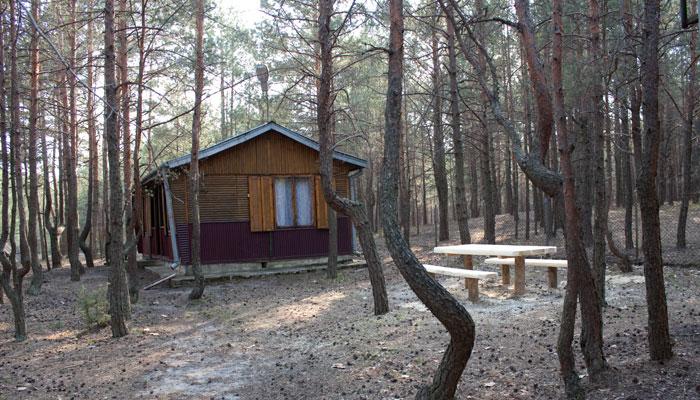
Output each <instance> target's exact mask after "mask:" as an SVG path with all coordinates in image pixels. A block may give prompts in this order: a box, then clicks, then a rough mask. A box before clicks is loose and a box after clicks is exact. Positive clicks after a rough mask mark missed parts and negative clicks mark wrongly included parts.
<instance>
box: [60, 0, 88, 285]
mask: <svg viewBox="0 0 700 400" xmlns="http://www.w3.org/2000/svg"><path fill="white" fill-rule="evenodd" d="M75 3H76V0H70V3H69V5H68V7H69V16H70V21H71V28H70V30H69V34H68V46H69V48H70V54H69V56H68V63H69V66H70V69H71V71H75V65H76V58H75V57H76V54H75V53H76V48H77V47H76V46H77V45H76V36H77V22H76V15H75V13H76V10H75ZM71 71H67V72H66V77H67V81H68V107H69V115H70V116H69V126H68V130H67V131H66V136H65V137H64V143H63V145H64V152H65V154H66V156H65V165H64V167H65V169H66V200H67V201H66V230H67V235H66V239H67V242H68V260H69V261H70V271H71V273H70V278H71V280H72V281H79V280H80V274H81V273H82V270H83V266H82V264H81V263H80V248H79V243H78V241H79V238H78V236H79V235H78V234H79V232H78V229H79V227H78V159H77V157H78V149H77V147H78V109H77V98H76V93H75V91H76V86H77V81H76V77H75V75H73V73H72V72H71Z"/></svg>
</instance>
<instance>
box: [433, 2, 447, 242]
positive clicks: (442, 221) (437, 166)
mask: <svg viewBox="0 0 700 400" xmlns="http://www.w3.org/2000/svg"><path fill="white" fill-rule="evenodd" d="M439 16H440V9H439V8H438V9H437V10H436V11H435V17H434V19H433V25H434V27H433V29H432V55H433V73H432V75H431V78H432V84H433V176H434V179H435V189H436V191H437V200H438V214H439V218H438V220H439V222H438V224H439V225H440V231H439V233H438V240H439V241H443V240H449V239H450V225H449V224H450V222H449V213H450V206H449V194H448V192H447V168H446V166H445V136H444V134H443V130H442V71H441V69H440V41H439V40H438V29H437V26H438V23H439V21H440V18H439Z"/></svg>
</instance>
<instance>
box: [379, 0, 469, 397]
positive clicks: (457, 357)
mask: <svg viewBox="0 0 700 400" xmlns="http://www.w3.org/2000/svg"><path fill="white" fill-rule="evenodd" d="M443 6H444V5H443ZM443 9H444V7H443ZM389 16H390V17H389V18H390V24H391V25H390V26H391V27H390V48H389V74H388V87H387V102H386V110H385V131H384V162H383V168H382V174H381V183H382V191H381V193H380V204H381V208H382V227H383V229H384V238H385V240H386V244H387V248H388V249H389V252H390V253H391V257H392V259H393V260H394V263H395V264H396V266H397V268H398V269H399V271H400V272H401V275H402V276H403V277H404V279H405V280H406V282H407V283H408V285H409V286H410V287H411V289H412V290H413V291H414V292H415V293H416V295H417V296H418V298H419V299H420V300H421V301H422V302H423V303H424V304H425V305H426V306H427V307H428V309H429V310H430V312H431V313H433V315H435V317H437V319H438V320H439V321H440V322H441V323H442V324H443V325H444V326H445V328H447V331H448V332H449V334H450V343H449V345H448V346H447V349H446V350H445V354H444V355H443V357H442V361H441V362H440V365H439V367H438V371H437V372H436V374H435V376H434V377H433V382H432V384H431V385H430V386H427V387H424V388H422V389H421V390H419V392H418V393H417V395H416V398H418V399H451V398H453V397H454V393H455V391H456V389H457V384H458V383H459V379H460V377H461V375H462V371H464V367H465V366H466V364H467V361H468V360H469V356H470V355H471V351H472V347H473V346H474V321H473V320H472V318H471V316H470V315H469V313H468V312H467V310H466V309H465V308H464V307H463V306H462V305H461V304H460V303H459V302H458V301H457V300H456V299H455V298H454V297H452V295H450V293H449V292H447V290H445V289H444V288H443V287H442V286H440V284H438V283H437V282H436V281H435V280H434V279H432V278H431V277H430V276H429V275H428V274H427V272H426V271H425V269H424V268H423V266H422V265H421V264H420V262H419V261H418V259H417V258H416V256H415V255H414V254H413V252H411V250H410V248H409V247H408V245H407V243H406V242H405V241H404V240H403V237H402V236H401V231H400V229H399V226H398V221H397V208H396V207H397V203H396V199H397V194H398V193H397V192H398V182H397V180H398V175H399V172H400V171H399V154H398V149H399V142H398V141H399V132H400V130H401V97H402V90H403V88H402V86H403V84H402V80H403V1H402V0H391V1H390V2H389Z"/></svg>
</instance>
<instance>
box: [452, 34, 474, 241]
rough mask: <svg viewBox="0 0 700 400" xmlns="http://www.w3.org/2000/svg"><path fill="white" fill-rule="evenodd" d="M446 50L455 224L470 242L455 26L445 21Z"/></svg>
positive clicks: (461, 239)
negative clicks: (453, 160) (453, 164)
mask: <svg viewBox="0 0 700 400" xmlns="http://www.w3.org/2000/svg"><path fill="white" fill-rule="evenodd" d="M447 52H448V59H449V61H448V69H447V72H448V75H449V77H450V116H451V119H452V121H451V125H452V145H453V150H452V152H453V153H454V157H455V182H454V188H453V190H454V196H455V210H456V213H457V225H458V227H459V241H460V243H471V241H472V238H471V235H470V234H469V211H468V209H467V195H466V190H465V187H464V182H465V181H464V138H463V135H462V127H461V124H460V115H459V114H460V113H459V91H458V90H459V88H458V86H457V51H456V49H455V27H454V24H452V22H450V21H449V20H448V21H447Z"/></svg>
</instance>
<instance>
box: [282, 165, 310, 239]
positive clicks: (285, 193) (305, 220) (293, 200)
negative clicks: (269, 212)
mask: <svg viewBox="0 0 700 400" xmlns="http://www.w3.org/2000/svg"><path fill="white" fill-rule="evenodd" d="M312 190H313V185H311V179H310V178H308V177H284V178H275V225H276V226H277V227H278V228H294V227H304V226H311V225H313V223H314V221H313V210H312V207H313V192H312Z"/></svg>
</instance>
